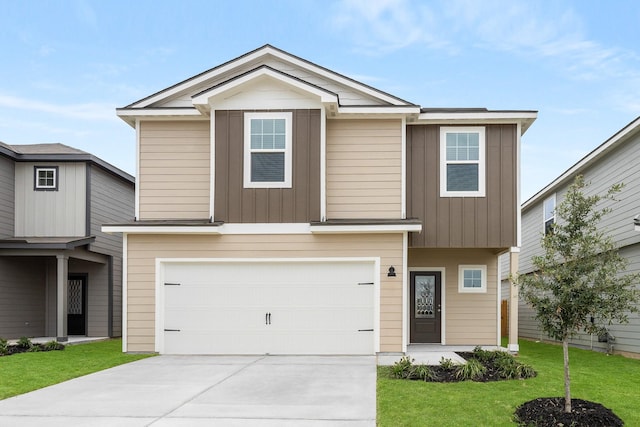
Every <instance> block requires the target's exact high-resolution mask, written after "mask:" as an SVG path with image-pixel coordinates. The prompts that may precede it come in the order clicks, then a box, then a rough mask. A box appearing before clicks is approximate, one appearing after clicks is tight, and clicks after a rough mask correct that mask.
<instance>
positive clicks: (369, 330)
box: [358, 329, 373, 332]
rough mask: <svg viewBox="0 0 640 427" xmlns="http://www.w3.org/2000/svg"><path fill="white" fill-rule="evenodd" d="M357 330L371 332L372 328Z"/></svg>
mask: <svg viewBox="0 0 640 427" xmlns="http://www.w3.org/2000/svg"><path fill="white" fill-rule="evenodd" d="M358 332H373V329H358Z"/></svg>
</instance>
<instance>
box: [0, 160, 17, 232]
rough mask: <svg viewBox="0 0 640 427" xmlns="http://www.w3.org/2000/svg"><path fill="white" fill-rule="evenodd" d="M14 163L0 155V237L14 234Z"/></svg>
mask: <svg viewBox="0 0 640 427" xmlns="http://www.w3.org/2000/svg"><path fill="white" fill-rule="evenodd" d="M14 199H15V164H14V162H13V160H11V159H8V158H6V157H2V156H0V239H2V238H4V237H13V235H14V215H15V210H14V209H15V207H14Z"/></svg>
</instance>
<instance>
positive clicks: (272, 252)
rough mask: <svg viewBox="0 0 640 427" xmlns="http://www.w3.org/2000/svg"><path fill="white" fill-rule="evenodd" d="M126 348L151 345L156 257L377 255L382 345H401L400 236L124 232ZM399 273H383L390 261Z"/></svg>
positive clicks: (141, 348) (387, 348)
mask: <svg viewBox="0 0 640 427" xmlns="http://www.w3.org/2000/svg"><path fill="white" fill-rule="evenodd" d="M128 249H129V252H128V288H127V292H128V294H127V295H128V319H127V321H128V334H127V339H128V350H129V351H154V336H155V329H154V328H155V259H156V258H260V257H263V258H264V257H266V258H330V257H331V258H335V257H378V256H379V257H381V273H380V283H381V289H380V295H381V300H382V303H381V307H380V321H381V326H380V327H381V331H380V335H381V338H380V340H381V351H401V348H402V280H403V278H402V236H401V235H399V234H394V235H388V234H378V235H368V236H354V235H339V236H336V235H331V236H330V235H325V236H316V235H259V236H256V235H237V236H169V235H164V236H144V235H137V236H135V235H130V236H129V237H128ZM390 265H393V266H394V267H395V268H396V272H397V273H396V274H397V277H387V274H386V270H387V269H388V266H390Z"/></svg>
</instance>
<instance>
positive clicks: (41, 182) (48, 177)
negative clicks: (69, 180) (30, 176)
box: [33, 166, 58, 191]
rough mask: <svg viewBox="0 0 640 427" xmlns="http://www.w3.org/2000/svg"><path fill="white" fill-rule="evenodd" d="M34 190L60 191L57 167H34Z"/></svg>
mask: <svg viewBox="0 0 640 427" xmlns="http://www.w3.org/2000/svg"><path fill="white" fill-rule="evenodd" d="M33 170H34V181H33V189H34V190H36V191H56V190H58V167H57V166H47V167H44V166H34V168H33Z"/></svg>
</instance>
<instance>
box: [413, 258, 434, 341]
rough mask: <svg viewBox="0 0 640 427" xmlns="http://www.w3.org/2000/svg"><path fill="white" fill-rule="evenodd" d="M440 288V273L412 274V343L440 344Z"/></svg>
mask: <svg viewBox="0 0 640 427" xmlns="http://www.w3.org/2000/svg"><path fill="white" fill-rule="evenodd" d="M440 286H441V273H440V272H438V271H425V272H412V273H411V292H410V294H411V295H410V300H411V321H410V323H411V325H410V342H411V343H412V344H418V343H440V342H441V334H440V332H441V328H440V314H441V313H440V312H441V306H440V301H441V297H440V294H441V293H440Z"/></svg>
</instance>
